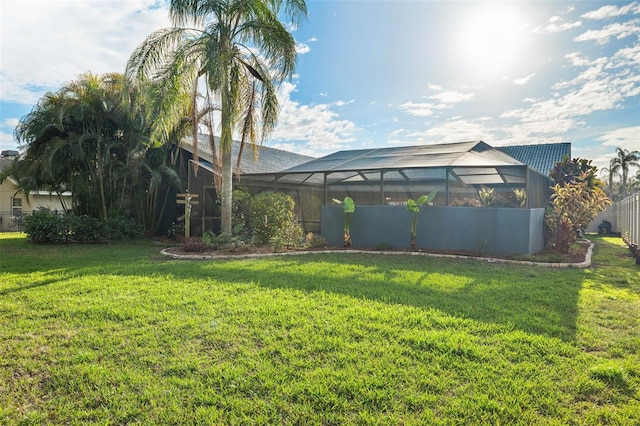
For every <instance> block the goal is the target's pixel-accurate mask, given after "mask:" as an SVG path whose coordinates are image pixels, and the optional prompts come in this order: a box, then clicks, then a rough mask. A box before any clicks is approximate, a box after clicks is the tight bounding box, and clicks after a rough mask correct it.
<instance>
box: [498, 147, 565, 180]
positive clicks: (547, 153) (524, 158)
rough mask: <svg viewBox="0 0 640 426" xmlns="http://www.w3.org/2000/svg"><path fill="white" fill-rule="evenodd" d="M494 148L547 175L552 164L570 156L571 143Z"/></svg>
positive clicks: (551, 168)
mask: <svg viewBox="0 0 640 426" xmlns="http://www.w3.org/2000/svg"><path fill="white" fill-rule="evenodd" d="M496 149H498V150H500V151H502V152H504V153H505V154H507V155H508V156H509V157H512V158H514V159H516V160H518V161H520V162H521V163H524V164H526V165H528V166H529V167H531V168H532V169H534V170H536V171H537V172H539V173H541V174H543V175H545V176H549V173H550V172H551V170H553V166H555V164H556V163H557V162H559V161H562V158H563V157H565V156H567V157H569V158H571V143H570V142H563V143H544V144H537V145H513V146H497V147H496Z"/></svg>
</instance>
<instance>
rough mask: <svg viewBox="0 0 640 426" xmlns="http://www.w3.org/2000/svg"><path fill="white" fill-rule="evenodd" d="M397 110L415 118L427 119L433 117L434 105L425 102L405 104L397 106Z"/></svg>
mask: <svg viewBox="0 0 640 426" xmlns="http://www.w3.org/2000/svg"><path fill="white" fill-rule="evenodd" d="M398 108H399V109H400V110H401V111H404V112H406V113H408V114H410V115H413V116H416V117H429V116H431V115H433V108H434V105H433V104H431V103H425V102H405V103H404V104H402V105H398Z"/></svg>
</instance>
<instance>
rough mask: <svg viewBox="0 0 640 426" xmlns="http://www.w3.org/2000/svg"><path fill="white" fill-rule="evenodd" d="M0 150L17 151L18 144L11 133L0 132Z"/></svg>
mask: <svg viewBox="0 0 640 426" xmlns="http://www.w3.org/2000/svg"><path fill="white" fill-rule="evenodd" d="M0 148H2V150H5V149H18V142H16V140H15V139H14V137H13V134H12V133H8V132H0Z"/></svg>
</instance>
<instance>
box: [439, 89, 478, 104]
mask: <svg viewBox="0 0 640 426" xmlns="http://www.w3.org/2000/svg"><path fill="white" fill-rule="evenodd" d="M474 96H475V93H462V92H458V91H455V90H450V91H448V92H442V93H436V94H435V95H431V96H429V99H435V100H438V101H440V102H442V103H445V104H451V103H457V102H467V101H470V100H471V99H472V98H473V97H474Z"/></svg>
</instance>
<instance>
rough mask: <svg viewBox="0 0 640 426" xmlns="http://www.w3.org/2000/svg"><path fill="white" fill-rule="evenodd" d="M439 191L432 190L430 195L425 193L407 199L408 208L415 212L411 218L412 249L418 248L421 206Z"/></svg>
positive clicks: (430, 200) (431, 199)
mask: <svg viewBox="0 0 640 426" xmlns="http://www.w3.org/2000/svg"><path fill="white" fill-rule="evenodd" d="M437 193H438V191H432V192H431V193H430V194H429V195H423V196H421V197H419V198H418V199H417V200H415V201H414V200H412V199H411V198H410V199H408V200H407V210H408V211H410V212H411V213H413V219H412V220H411V250H415V249H416V230H417V227H418V213H419V212H420V206H422V205H424V204H428V203H430V202H432V201H433V199H434V198H436V194H437Z"/></svg>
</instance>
